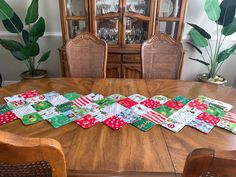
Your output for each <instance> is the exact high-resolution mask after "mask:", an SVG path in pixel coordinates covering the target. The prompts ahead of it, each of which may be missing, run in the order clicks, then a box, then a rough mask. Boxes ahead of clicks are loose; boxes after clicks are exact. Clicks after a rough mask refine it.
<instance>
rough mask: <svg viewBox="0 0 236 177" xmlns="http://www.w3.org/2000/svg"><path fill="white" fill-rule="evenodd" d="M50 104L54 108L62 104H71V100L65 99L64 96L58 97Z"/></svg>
mask: <svg viewBox="0 0 236 177" xmlns="http://www.w3.org/2000/svg"><path fill="white" fill-rule="evenodd" d="M49 102H50V103H51V104H52V105H53V106H58V105H60V104H64V103H67V102H69V100H68V99H67V98H65V97H64V96H62V95H59V96H57V97H54V98H52V99H51V100H49Z"/></svg>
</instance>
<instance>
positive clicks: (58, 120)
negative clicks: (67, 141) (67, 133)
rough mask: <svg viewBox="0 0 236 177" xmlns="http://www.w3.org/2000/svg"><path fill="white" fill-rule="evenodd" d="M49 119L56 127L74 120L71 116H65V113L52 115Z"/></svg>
mask: <svg viewBox="0 0 236 177" xmlns="http://www.w3.org/2000/svg"><path fill="white" fill-rule="evenodd" d="M48 121H49V122H50V123H51V124H52V126H53V127H54V128H59V127H61V126H64V125H66V124H68V123H70V122H72V120H71V119H70V118H69V117H67V116H65V115H64V114H59V115H57V116H55V117H52V118H50V119H48Z"/></svg>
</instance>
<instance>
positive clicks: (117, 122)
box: [104, 116, 126, 130]
mask: <svg viewBox="0 0 236 177" xmlns="http://www.w3.org/2000/svg"><path fill="white" fill-rule="evenodd" d="M104 123H105V124H106V125H107V126H109V127H111V128H112V129H114V130H118V129H120V128H121V127H123V126H124V125H125V124H126V122H125V121H123V120H122V119H120V118H119V117H117V116H112V117H109V118H108V119H106V120H105V121H104Z"/></svg>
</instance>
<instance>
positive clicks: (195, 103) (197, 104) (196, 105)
mask: <svg viewBox="0 0 236 177" xmlns="http://www.w3.org/2000/svg"><path fill="white" fill-rule="evenodd" d="M189 106H190V107H194V108H197V109H198V110H206V109H207V108H208V106H207V105H206V104H205V103H200V102H199V101H198V100H193V101H191V102H190V103H189Z"/></svg>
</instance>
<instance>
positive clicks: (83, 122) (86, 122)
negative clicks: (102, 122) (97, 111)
mask: <svg viewBox="0 0 236 177" xmlns="http://www.w3.org/2000/svg"><path fill="white" fill-rule="evenodd" d="M74 122H75V123H77V124H78V125H80V126H81V127H83V128H89V127H92V126H94V125H96V124H98V123H99V121H98V120H97V119H95V118H94V117H93V116H91V115H90V114H87V115H86V116H84V117H82V118H81V119H78V120H75V121H74Z"/></svg>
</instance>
